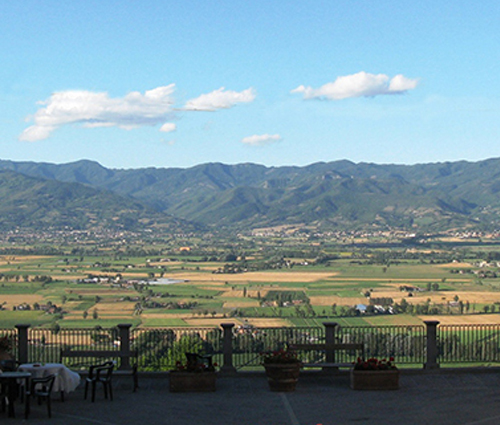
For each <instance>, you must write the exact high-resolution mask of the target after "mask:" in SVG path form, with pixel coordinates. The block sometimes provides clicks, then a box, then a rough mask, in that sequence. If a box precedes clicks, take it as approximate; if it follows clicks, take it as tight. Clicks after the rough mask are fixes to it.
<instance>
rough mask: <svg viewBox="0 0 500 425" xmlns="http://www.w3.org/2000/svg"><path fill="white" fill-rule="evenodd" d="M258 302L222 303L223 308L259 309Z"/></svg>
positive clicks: (246, 300)
mask: <svg viewBox="0 0 500 425" xmlns="http://www.w3.org/2000/svg"><path fill="white" fill-rule="evenodd" d="M259 306H260V302H259V300H252V299H245V298H243V299H241V300H231V301H227V302H225V303H224V305H223V307H225V308H239V307H259Z"/></svg>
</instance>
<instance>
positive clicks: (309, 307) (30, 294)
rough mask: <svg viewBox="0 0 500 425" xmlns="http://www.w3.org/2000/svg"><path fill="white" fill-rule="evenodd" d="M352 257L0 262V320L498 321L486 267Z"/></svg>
mask: <svg viewBox="0 0 500 425" xmlns="http://www.w3.org/2000/svg"><path fill="white" fill-rule="evenodd" d="M354 254H355V253H354V252H352V253H348V252H342V253H341V255H338V256H336V257H334V258H332V259H331V260H328V261H327V262H322V263H317V262H314V261H312V260H310V259H307V260H302V261H295V262H293V264H292V261H291V260H284V259H281V260H279V261H280V262H279V267H276V268H275V269H271V270H246V269H244V268H243V267H242V268H241V269H237V270H236V269H234V267H236V266H239V264H240V263H239V262H238V261H235V260H234V259H233V260H232V263H231V262H229V263H228V261H221V260H215V259H214V260H212V261H207V260H200V258H199V257H196V256H195V255H192V256H189V255H187V254H185V253H184V254H183V257H181V258H173V259H170V258H168V257H166V258H150V257H148V256H127V257H126V258H124V256H117V255H111V254H109V255H105V254H102V255H93V256H77V255H69V254H68V255H2V256H0V320H1V322H2V326H13V325H15V324H17V323H31V324H32V325H36V326H44V327H53V326H60V327H94V326H108V325H109V326H114V325H116V324H117V323H132V324H133V325H134V326H144V327H155V326H160V327H167V326H168V327H170V326H218V325H219V324H220V323H222V322H228V321H230V322H233V323H236V324H240V325H243V324H250V325H254V326H262V327H266V326H267V327H276V326H321V324H322V323H323V322H325V321H336V322H339V323H341V324H365V325H370V324H372V325H374V324H380V325H382V324H391V325H395V324H402V325H413V324H420V323H422V321H424V320H439V321H441V323H453V324H459V323H471V324H473V323H500V279H497V276H496V272H497V266H496V265H495V264H488V265H481V266H479V265H478V264H477V262H475V261H474V260H467V259H466V258H463V259H461V260H460V261H448V262H444V261H440V262H439V263H433V262H432V261H417V260H405V261H397V262H393V263H391V262H385V263H384V262H382V263H376V262H374V261H371V260H370V258H373V257H374V256H375V255H376V254H377V253H375V254H370V255H365V258H367V259H368V260H370V261H367V260H366V259H365V260H364V261H359V260H355V261H354V260H352V258H351V257H352V256H353V255H354ZM356 255H359V254H356ZM255 257H257V255H256V256H254V257H249V258H255ZM262 257H263V256H262ZM260 261H262V259H261V260H260ZM252 262H255V264H257V260H251V261H245V262H244V263H241V264H245V267H248V265H249V264H250V265H252V264H253V263H252ZM268 266H269V265H267V267H268ZM499 276H500V273H499ZM162 279H168V280H167V281H163V280H162ZM161 282H166V284H160V283H161ZM375 306H376V308H375Z"/></svg>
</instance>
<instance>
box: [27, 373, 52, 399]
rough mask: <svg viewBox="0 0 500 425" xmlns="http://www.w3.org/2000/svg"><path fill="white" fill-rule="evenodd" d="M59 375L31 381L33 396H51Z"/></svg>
mask: <svg viewBox="0 0 500 425" xmlns="http://www.w3.org/2000/svg"><path fill="white" fill-rule="evenodd" d="M56 376H57V374H56V373H54V374H52V375H48V376H44V377H43V378H32V379H31V394H33V395H50V393H51V392H52V387H53V386H54V382H55V380H56Z"/></svg>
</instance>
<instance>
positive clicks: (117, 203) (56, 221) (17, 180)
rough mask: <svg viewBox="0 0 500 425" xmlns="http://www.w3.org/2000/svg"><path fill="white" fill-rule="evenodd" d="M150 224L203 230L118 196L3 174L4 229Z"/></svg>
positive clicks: (0, 210) (0, 224)
mask: <svg viewBox="0 0 500 425" xmlns="http://www.w3.org/2000/svg"><path fill="white" fill-rule="evenodd" d="M145 226H148V227H150V228H151V229H158V230H167V231H170V232H176V233H177V232H185V231H194V230H198V229H199V226H194V225H193V224H191V223H187V222H185V221H184V220H179V219H177V218H173V217H171V216H168V215H167V214H165V213H161V212H158V211H155V210H154V209H153V208H151V207H149V206H145V205H143V204H141V202H140V201H137V200H134V199H127V198H125V197H123V196H120V195H117V194H114V193H112V192H107V191H104V190H99V189H94V188H92V187H89V186H85V185H82V184H79V183H65V182H60V181H56V180H46V179H41V178H37V177H30V176H27V175H24V174H21V173H18V172H14V171H10V170H0V230H2V231H6V230H14V229H16V228H24V229H33V230H40V229H46V230H48V229H53V230H61V229H77V230H80V229H81V230H89V229H94V230H132V231H134V230H139V229H143V228H144V227H145Z"/></svg>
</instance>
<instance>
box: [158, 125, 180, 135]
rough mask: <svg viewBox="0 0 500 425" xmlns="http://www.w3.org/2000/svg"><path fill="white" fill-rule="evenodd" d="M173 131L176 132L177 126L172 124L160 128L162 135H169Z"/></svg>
mask: <svg viewBox="0 0 500 425" xmlns="http://www.w3.org/2000/svg"><path fill="white" fill-rule="evenodd" d="M175 130H177V126H176V125H175V124H174V123H172V122H167V123H165V124H163V125H162V126H161V127H160V131H163V132H164V133H170V132H171V131H175Z"/></svg>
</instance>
